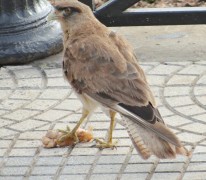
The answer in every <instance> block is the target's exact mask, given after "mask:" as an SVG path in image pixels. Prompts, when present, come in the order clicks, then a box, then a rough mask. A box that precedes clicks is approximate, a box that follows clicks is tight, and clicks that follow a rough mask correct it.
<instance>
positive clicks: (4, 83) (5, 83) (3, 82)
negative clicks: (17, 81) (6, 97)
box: [0, 79, 15, 88]
mask: <svg viewBox="0 0 206 180" xmlns="http://www.w3.org/2000/svg"><path fill="white" fill-rule="evenodd" d="M14 86H15V85H14V82H13V81H12V80H11V79H0V87H8V88H13V87H14Z"/></svg>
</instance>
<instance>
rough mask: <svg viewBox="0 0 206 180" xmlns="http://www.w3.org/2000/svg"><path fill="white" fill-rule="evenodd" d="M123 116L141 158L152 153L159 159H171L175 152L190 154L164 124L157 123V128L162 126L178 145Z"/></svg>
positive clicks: (147, 156) (146, 157) (145, 157)
mask: <svg viewBox="0 0 206 180" xmlns="http://www.w3.org/2000/svg"><path fill="white" fill-rule="evenodd" d="M123 118H124V119H125V121H124V122H125V124H126V128H127V131H128V133H129V136H130V138H131V140H132V143H133V145H134V147H135V149H136V150H137V151H138V152H139V154H140V155H141V156H142V158H143V159H148V158H149V157H150V156H151V155H152V154H153V155H155V156H157V157H158V158H161V159H166V158H167V159H168V158H169V159H172V158H175V157H176V155H177V154H181V155H185V156H190V152H188V150H187V149H186V148H185V147H184V146H183V145H182V144H181V143H180V142H179V140H178V139H177V137H176V135H175V134H174V133H172V132H171V131H170V130H169V128H167V127H166V126H165V125H164V124H162V123H159V127H158V128H163V129H162V131H165V133H167V134H168V136H171V139H174V138H175V141H178V144H179V145H178V146H175V145H174V144H171V143H169V142H167V141H165V140H164V139H162V138H161V137H159V136H157V134H156V133H155V132H154V131H151V130H150V129H147V128H145V127H143V126H141V125H140V124H138V123H135V122H134V121H132V120H130V119H129V118H126V117H123Z"/></svg>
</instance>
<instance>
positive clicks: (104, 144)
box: [95, 110, 117, 149]
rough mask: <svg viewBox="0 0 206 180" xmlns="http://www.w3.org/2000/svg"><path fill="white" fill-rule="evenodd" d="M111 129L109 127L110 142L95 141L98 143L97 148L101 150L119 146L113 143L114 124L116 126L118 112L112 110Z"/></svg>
mask: <svg viewBox="0 0 206 180" xmlns="http://www.w3.org/2000/svg"><path fill="white" fill-rule="evenodd" d="M109 113H110V119H111V120H110V127H109V133H108V140H107V142H104V141H102V140H100V139H95V141H96V142H97V143H98V144H97V145H96V146H97V147H99V148H101V149H102V148H112V149H113V148H114V147H115V146H116V144H117V142H115V143H113V142H112V134H113V130H114V124H115V115H116V112H114V111H111V110H110V112H109Z"/></svg>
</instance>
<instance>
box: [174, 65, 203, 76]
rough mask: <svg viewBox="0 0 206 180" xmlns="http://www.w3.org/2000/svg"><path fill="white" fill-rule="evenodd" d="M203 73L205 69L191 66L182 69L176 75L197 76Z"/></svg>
mask: <svg viewBox="0 0 206 180" xmlns="http://www.w3.org/2000/svg"><path fill="white" fill-rule="evenodd" d="M203 72H205V67H204V66H202V65H198V64H192V65H189V66H188V67H186V68H184V69H183V70H181V71H179V72H178V74H194V75H199V74H202V73H203Z"/></svg>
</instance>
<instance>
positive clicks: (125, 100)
mask: <svg viewBox="0 0 206 180" xmlns="http://www.w3.org/2000/svg"><path fill="white" fill-rule="evenodd" d="M53 6H54V8H55V12H54V15H53V19H57V20H58V21H59V22H60V24H61V27H62V30H63V34H64V58H63V72H64V75H65V77H66V79H67V80H68V82H69V83H70V84H71V86H72V87H73V89H74V90H75V92H76V94H77V96H78V98H79V99H80V100H81V102H82V104H83V111H82V117H81V119H80V121H79V122H78V123H77V125H76V126H75V128H74V129H73V130H72V131H69V132H68V133H67V134H64V135H62V136H61V137H60V138H59V139H58V141H59V142H63V141H66V139H68V138H70V139H71V138H73V139H74V141H77V142H78V137H77V136H76V131H77V129H78V128H79V126H80V125H81V123H82V122H83V121H84V119H85V118H86V117H87V116H88V115H90V114H91V113H92V112H93V111H94V110H95V109H96V108H97V107H99V106H100V107H103V108H105V109H106V110H107V111H109V115H110V118H111V123H110V128H109V137H108V141H106V142H104V141H101V140H97V143H98V144H97V145H98V147H101V148H109V147H114V142H112V131H113V126H114V121H115V115H116V113H120V114H121V116H122V118H123V119H124V121H125V124H126V128H127V131H128V133H129V136H130V138H131V140H132V143H133V144H134V147H135V148H136V150H137V151H138V152H139V154H140V155H141V156H142V158H144V159H147V158H149V157H150V156H151V155H152V154H153V155H156V156H157V157H159V158H175V157H176V154H181V155H186V156H188V155H189V154H190V153H189V152H188V151H187V149H186V148H184V146H183V145H182V144H181V142H180V141H179V140H178V138H177V136H176V135H175V134H174V133H173V132H172V131H171V130H169V128H167V126H166V125H165V124H164V121H163V119H162V117H161V115H160V113H159V111H158V109H157V108H156V104H155V100H154V96H153V94H152V92H151V90H150V87H149V85H148V83H147V80H146V77H145V74H144V72H143V70H142V69H141V67H140V66H139V64H138V63H137V59H136V57H135V55H134V52H133V49H132V48H131V46H130V45H129V44H128V42H127V41H126V40H125V39H123V38H122V37H121V36H119V35H117V34H116V33H114V32H112V31H111V30H110V29H108V28H107V27H106V26H104V25H103V24H101V23H100V22H99V21H98V20H97V19H96V18H95V17H94V15H93V13H92V11H91V10H90V8H89V7H88V6H86V5H84V4H82V3H80V2H78V1H75V0H69V1H59V2H56V3H55V4H54V5H53Z"/></svg>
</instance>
